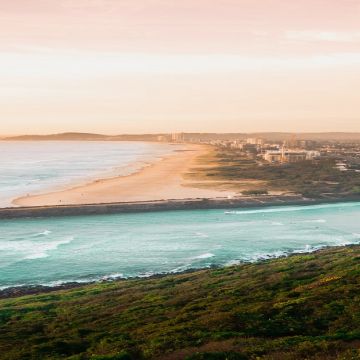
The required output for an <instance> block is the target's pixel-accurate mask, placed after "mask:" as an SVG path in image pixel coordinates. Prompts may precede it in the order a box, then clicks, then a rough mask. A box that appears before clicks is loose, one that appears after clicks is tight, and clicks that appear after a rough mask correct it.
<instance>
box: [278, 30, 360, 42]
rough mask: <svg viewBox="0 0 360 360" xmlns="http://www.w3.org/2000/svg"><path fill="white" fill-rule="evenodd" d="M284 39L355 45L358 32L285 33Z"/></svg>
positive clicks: (357, 40) (358, 35)
mask: <svg viewBox="0 0 360 360" xmlns="http://www.w3.org/2000/svg"><path fill="white" fill-rule="evenodd" d="M285 37H286V39H288V40H300V41H310V42H342V43H357V42H360V31H313V30H311V31H287V32H286V33H285Z"/></svg>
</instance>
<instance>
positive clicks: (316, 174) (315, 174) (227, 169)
mask: <svg viewBox="0 0 360 360" xmlns="http://www.w3.org/2000/svg"><path fill="white" fill-rule="evenodd" d="M188 178H192V179H197V180H198V182H201V181H203V182H204V183H208V184H209V185H211V183H212V184H213V185H216V186H218V187H221V185H223V188H226V187H227V188H230V189H232V190H238V191H239V192H241V193H242V194H244V195H246V194H250V195H251V194H259V192H260V193H265V194H266V193H267V192H291V193H297V194H302V195H304V196H307V197H312V198H324V197H349V196H353V195H359V194H360V190H359V189H360V172H356V171H340V170H339V169H337V168H336V159H333V158H323V159H318V160H312V161H301V162H296V163H284V164H270V163H266V162H264V161H260V160H258V159H256V158H253V157H249V156H248V155H246V154H244V153H243V152H241V151H240V150H234V149H224V148H217V147H216V148H213V149H212V150H211V151H209V153H208V154H207V155H206V156H204V157H202V158H199V161H198V164H197V166H196V167H194V168H193V169H192V172H191V173H190V174H188Z"/></svg>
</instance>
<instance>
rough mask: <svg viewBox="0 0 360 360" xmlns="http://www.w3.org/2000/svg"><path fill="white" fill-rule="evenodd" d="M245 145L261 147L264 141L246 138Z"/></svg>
mask: <svg viewBox="0 0 360 360" xmlns="http://www.w3.org/2000/svg"><path fill="white" fill-rule="evenodd" d="M246 143H247V144H249V145H260V146H262V145H263V144H264V140H263V139H259V138H247V139H246Z"/></svg>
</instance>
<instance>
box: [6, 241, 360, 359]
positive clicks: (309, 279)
mask: <svg viewBox="0 0 360 360" xmlns="http://www.w3.org/2000/svg"><path fill="white" fill-rule="evenodd" d="M359 279H360V246H351V247H342V248H331V249H325V250H322V251H319V252H317V253H314V254H303V255H294V256H291V257H289V258H281V259H276V260H269V261H264V262H260V263H256V264H244V265H239V266H234V267H229V268H219V269H210V270H202V271H196V272H192V273H184V274H178V275H168V276H164V277H159V278H153V279H134V280H127V281H117V282H110V283H101V284H92V285H86V286H82V287H78V288H75V289H70V290H62V291H56V292H51V293H44V294H38V295H30V296H24V297H19V298H12V299H3V300H0V358H1V359H14V360H15V359H16V360H19V359H72V360H75V359H76V360H80V359H92V360H100V359H108V360H109V359H113V360H115V359H123V360H125V359H168V360H170V359H172V360H175V359H189V360H200V359H210V360H211V359H217V360H218V359H228V360H232V359H240V360H241V359H242V360H244V359H272V360H290V359H319V360H320V359H323V360H325V359H326V360H328V359H338V360H347V359H359V358H360V350H359V349H360V281H359Z"/></svg>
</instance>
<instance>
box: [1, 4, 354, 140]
mask: <svg viewBox="0 0 360 360" xmlns="http://www.w3.org/2000/svg"><path fill="white" fill-rule="evenodd" d="M359 19H360V1H352V0H341V1H339V0H337V1H334V0H326V1H325V0H303V1H301V2H300V1H293V0H286V1H285V0H283V1H281V0H236V1H234V0H217V1H215V0H196V1H195V0H192V1H190V0H182V1H180V0H179V1H178V0H175V1H170V0H147V1H144V0H143V1H140V0H51V1H50V0H21V1H20V0H12V1H6V0H0V134H1V133H2V134H11V133H24V132H26V133H35V132H36V133H47V132H58V131H96V132H104V133H122V132H137V133H139V132H140V133H141V132H149V131H151V132H157V131H163V132H167V131H180V130H182V131H224V132H225V131H262V130H267V131H269V130H271V131H285V130H286V131H360V91H359V86H360V21H359Z"/></svg>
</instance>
